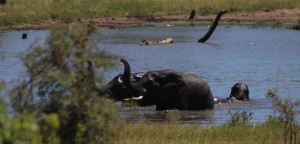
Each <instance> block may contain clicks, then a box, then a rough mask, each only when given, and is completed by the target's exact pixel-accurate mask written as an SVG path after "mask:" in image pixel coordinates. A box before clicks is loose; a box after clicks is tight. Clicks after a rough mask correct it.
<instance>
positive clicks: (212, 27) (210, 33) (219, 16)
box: [198, 10, 227, 43]
mask: <svg viewBox="0 0 300 144" xmlns="http://www.w3.org/2000/svg"><path fill="white" fill-rule="evenodd" d="M225 13H227V11H226V10H222V11H221V12H219V14H218V15H217V17H216V18H215V20H214V22H213V23H212V25H211V26H210V28H209V30H208V32H207V33H206V34H205V35H204V36H203V37H202V38H200V39H199V40H198V42H201V43H204V42H206V41H207V40H208V39H209V38H210V36H211V35H212V33H213V32H214V30H215V29H216V27H217V26H218V23H219V21H220V19H221V17H222V15H223V14H225Z"/></svg>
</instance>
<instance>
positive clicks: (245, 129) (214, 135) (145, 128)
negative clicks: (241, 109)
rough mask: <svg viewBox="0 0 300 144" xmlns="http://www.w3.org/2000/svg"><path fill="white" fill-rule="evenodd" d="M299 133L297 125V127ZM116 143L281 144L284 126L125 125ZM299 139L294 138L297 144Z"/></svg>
mask: <svg viewBox="0 0 300 144" xmlns="http://www.w3.org/2000/svg"><path fill="white" fill-rule="evenodd" d="M297 127H298V129H299V127H300V126H299V125H298V126H297ZM124 129H125V131H124V132H123V134H122V137H121V138H120V140H121V141H119V142H118V143H122V144H138V143H143V144H152V143H155V144H165V143H168V144H198V143H201V144H211V143H216V144H241V143H242V144H253V143H257V144H262V143H265V144H282V143H284V123H282V122H278V121H272V122H266V123H263V124H256V125H236V126H229V125H222V126H199V125H181V124H151V125H147V124H136V125H133V124H128V125H126V126H125V128H124ZM299 138H300V136H299V134H298V135H297V139H298V140H299Z"/></svg>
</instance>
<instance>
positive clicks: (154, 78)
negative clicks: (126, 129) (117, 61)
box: [114, 59, 214, 111]
mask: <svg viewBox="0 0 300 144" xmlns="http://www.w3.org/2000/svg"><path fill="white" fill-rule="evenodd" d="M121 62H123V64H124V67H125V68H124V74H123V76H122V77H123V84H124V86H125V87H126V88H127V90H128V91H130V92H131V95H132V96H135V97H137V96H140V95H141V97H142V99H141V101H142V102H143V103H146V104H147V103H148V104H155V105H156V110H158V111H159V110H171V109H178V110H204V109H213V108H214V99H213V96H212V92H211V90H210V87H209V85H208V84H207V83H206V82H205V81H204V80H202V79H200V78H199V77H198V76H196V75H193V74H184V73H181V72H177V71H175V70H171V69H165V70H155V71H149V72H146V73H145V74H143V76H142V77H141V78H140V79H139V80H136V81H134V80H133V79H132V78H131V70H130V65H129V63H128V62H127V60H125V59H121ZM114 96H116V95H114ZM122 98H123V97H122Z"/></svg>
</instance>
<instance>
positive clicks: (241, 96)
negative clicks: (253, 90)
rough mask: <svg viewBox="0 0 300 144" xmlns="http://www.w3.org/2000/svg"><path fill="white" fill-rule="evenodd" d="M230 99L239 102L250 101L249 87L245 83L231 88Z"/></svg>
mask: <svg viewBox="0 0 300 144" xmlns="http://www.w3.org/2000/svg"><path fill="white" fill-rule="evenodd" d="M228 98H229V99H231V100H238V101H248V100H250V97H249V88H248V86H247V85H246V84H244V83H236V84H234V85H233V86H232V88H231V93H230V95H229V97H228Z"/></svg>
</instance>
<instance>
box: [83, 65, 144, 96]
mask: <svg viewBox="0 0 300 144" xmlns="http://www.w3.org/2000/svg"><path fill="white" fill-rule="evenodd" d="M121 61H122V60H121ZM88 71H89V73H90V74H89V75H90V79H91V84H90V86H91V88H93V89H95V90H96V91H98V93H99V94H100V95H106V96H107V98H111V99H113V100H115V101H123V100H125V99H140V97H139V95H140V92H137V91H136V90H134V89H131V88H128V82H125V81H124V79H126V80H127V81H128V80H129V79H130V82H131V83H133V82H136V81H138V80H139V79H141V77H142V76H143V75H144V73H134V74H130V68H128V67H127V66H125V70H124V73H123V74H119V75H117V76H115V77H114V78H113V79H112V80H111V81H110V82H109V83H108V84H106V85H105V86H103V87H101V88H98V87H97V86H96V84H95V82H94V78H93V76H94V74H93V65H92V63H91V62H90V61H88Z"/></svg>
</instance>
